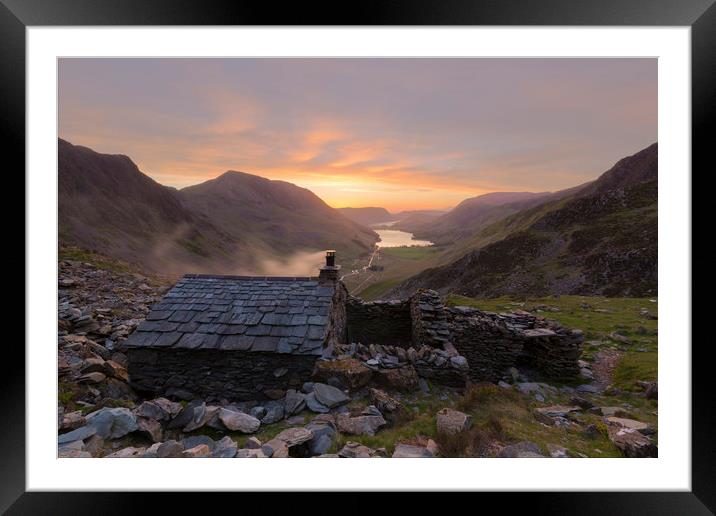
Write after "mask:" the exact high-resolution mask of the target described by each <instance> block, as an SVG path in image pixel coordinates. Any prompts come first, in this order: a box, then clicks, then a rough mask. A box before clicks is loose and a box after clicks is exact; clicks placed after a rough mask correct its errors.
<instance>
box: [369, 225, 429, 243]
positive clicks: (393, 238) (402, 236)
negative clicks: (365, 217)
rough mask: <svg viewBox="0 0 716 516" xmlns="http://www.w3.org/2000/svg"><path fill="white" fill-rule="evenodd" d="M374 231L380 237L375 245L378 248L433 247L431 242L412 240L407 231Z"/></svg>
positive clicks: (410, 234)
mask: <svg viewBox="0 0 716 516" xmlns="http://www.w3.org/2000/svg"><path fill="white" fill-rule="evenodd" d="M374 231H375V232H376V233H378V236H380V242H378V243H377V244H376V245H377V246H378V247H403V246H418V247H426V246H430V245H433V243H432V242H428V241H427V240H415V239H413V234H412V233H408V232H407V231H398V230H397V229H376V230H374Z"/></svg>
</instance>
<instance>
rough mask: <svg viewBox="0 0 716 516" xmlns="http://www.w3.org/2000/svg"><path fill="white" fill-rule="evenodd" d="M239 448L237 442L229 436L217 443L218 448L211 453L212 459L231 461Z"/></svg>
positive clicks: (215, 447)
mask: <svg viewBox="0 0 716 516" xmlns="http://www.w3.org/2000/svg"><path fill="white" fill-rule="evenodd" d="M237 448H238V446H237V444H236V441H234V440H233V439H232V438H231V437H229V436H228V435H227V436H226V437H224V438H223V439H221V440H220V441H217V442H216V446H214V449H213V450H212V451H211V455H210V457H211V458H214V459H231V458H233V457H235V456H236V449H237Z"/></svg>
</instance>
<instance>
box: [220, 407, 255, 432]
mask: <svg viewBox="0 0 716 516" xmlns="http://www.w3.org/2000/svg"><path fill="white" fill-rule="evenodd" d="M219 419H221V422H222V423H224V426H226V428H228V429H229V430H233V431H236V432H241V433H243V434H252V433H254V432H256V431H257V430H258V429H259V427H260V426H261V421H259V420H258V419H256V418H255V417H253V416H250V415H249V414H244V413H243V412H234V411H233V410H228V409H225V408H221V409H219Z"/></svg>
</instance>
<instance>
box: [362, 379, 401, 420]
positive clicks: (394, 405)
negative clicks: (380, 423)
mask: <svg viewBox="0 0 716 516" xmlns="http://www.w3.org/2000/svg"><path fill="white" fill-rule="evenodd" d="M368 397H369V399H370V401H371V403H372V404H373V405H375V407H376V408H377V409H378V410H379V411H380V412H381V414H382V415H383V417H385V420H386V421H387V422H388V423H390V424H391V425H394V424H396V423H398V422H399V421H400V420H401V419H403V418H405V417H406V415H407V410H406V408H405V405H403V404H402V403H401V402H400V401H398V400H397V399H395V398H394V397H392V396H390V395H389V394H388V393H387V392H385V391H382V390H380V389H373V388H370V389H368Z"/></svg>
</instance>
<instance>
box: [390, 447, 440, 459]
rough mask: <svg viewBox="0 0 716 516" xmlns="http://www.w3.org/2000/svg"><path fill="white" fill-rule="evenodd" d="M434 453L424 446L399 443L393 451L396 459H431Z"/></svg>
mask: <svg viewBox="0 0 716 516" xmlns="http://www.w3.org/2000/svg"><path fill="white" fill-rule="evenodd" d="M433 457H434V455H433V454H432V453H431V452H430V451H429V450H428V449H427V448H423V447H422V446H411V445H409V444H398V445H396V446H395V451H394V452H393V458H394V459H431V458H433Z"/></svg>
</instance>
